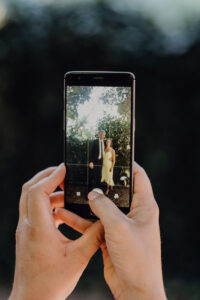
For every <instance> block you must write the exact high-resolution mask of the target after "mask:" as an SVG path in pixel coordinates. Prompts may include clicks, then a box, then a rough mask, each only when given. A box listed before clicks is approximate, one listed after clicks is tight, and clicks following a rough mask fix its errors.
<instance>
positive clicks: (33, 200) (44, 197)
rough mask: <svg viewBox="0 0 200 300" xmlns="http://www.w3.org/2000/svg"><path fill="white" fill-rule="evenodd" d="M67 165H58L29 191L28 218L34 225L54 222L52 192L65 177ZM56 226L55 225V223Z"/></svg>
mask: <svg viewBox="0 0 200 300" xmlns="http://www.w3.org/2000/svg"><path fill="white" fill-rule="evenodd" d="M65 172H66V171H65V166H64V165H63V164H61V165H60V166H58V167H57V168H56V169H55V170H54V171H53V172H52V173H51V174H50V176H48V177H46V178H43V179H42V180H41V181H39V182H38V183H36V184H35V185H33V186H32V187H31V188H30V189H29V193H28V219H29V221H30V222H31V224H33V225H39V226H41V225H44V224H47V223H48V224H49V225H50V223H51V224H53V225H54V221H53V216H52V210H51V203H50V194H51V193H52V192H53V191H54V190H55V189H56V188H57V186H59V184H60V183H61V182H62V181H63V179H64V177H65ZM54 226H55V225H54Z"/></svg>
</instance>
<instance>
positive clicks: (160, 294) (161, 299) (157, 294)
mask: <svg viewBox="0 0 200 300" xmlns="http://www.w3.org/2000/svg"><path fill="white" fill-rule="evenodd" d="M115 299H116V300H133V299H137V300H167V297H166V294H165V291H164V288H163V289H161V290H159V289H157V290H155V291H151V292H150V291H149V292H143V291H136V290H133V291H129V290H127V291H124V292H123V293H121V294H120V296H119V297H116V298H115Z"/></svg>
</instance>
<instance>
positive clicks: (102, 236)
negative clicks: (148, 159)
mask: <svg viewBox="0 0 200 300" xmlns="http://www.w3.org/2000/svg"><path fill="white" fill-rule="evenodd" d="M64 177H65V167H64V165H63V164H61V165H60V166H58V167H57V168H55V167H52V168H48V169H46V170H44V171H42V172H40V173H38V174H37V175H36V176H34V177H33V178H32V179H31V180H30V181H28V182H27V183H26V184H25V185H24V186H23V188H22V194H21V198H20V217H19V223H18V226H17V231H16V267H15V277H14V284H13V289H12V292H11V295H10V298H9V300H19V299H20V300H24V299H26V300H32V299H37V300H40V299H42V300H45V299H48V300H51V299H52V300H64V299H65V298H66V297H67V296H68V295H70V293H71V292H72V291H73V289H74V288H75V286H76V284H77V282H78V280H79V278H80V276H81V274H82V273H83V271H84V269H85V268H86V266H87V264H88V262H89V260H90V258H91V257H92V256H93V255H94V253H95V252H96V251H97V250H98V248H99V247H101V250H102V254H103V262H104V277H105V280H106V282H107V284H108V286H109V287H110V289H111V291H112V293H113V296H114V298H115V299H120V300H129V299H137V300H140V299H141V300H142V299H153V300H156V299H159V300H163V299H166V296H165V292H164V287H163V279H162V268H161V247H160V232H159V223H158V206H157V204H156V202H155V199H154V196H153V192H152V188H151V184H150V181H149V179H148V177H147V175H146V173H145V171H144V170H143V169H142V168H141V167H140V166H139V165H137V164H136V163H135V164H134V194H133V201H132V205H131V210H130V212H129V214H128V215H124V214H123V213H122V212H121V211H120V210H119V209H118V208H117V206H115V204H114V203H113V202H112V201H110V200H109V199H108V198H107V197H105V196H104V195H100V194H99V193H97V192H90V193H89V195H88V198H89V205H90V207H91V209H92V211H93V212H94V213H95V214H96V215H97V216H98V217H99V219H100V221H97V222H96V223H94V224H92V223H91V222H90V221H88V220H85V219H82V218H81V217H79V216H77V215H75V214H74V213H72V212H70V211H67V210H65V209H63V208H61V207H63V205H64V195H63V192H54V191H55V189H56V188H57V186H59V185H60V186H61V188H62V187H63V181H64ZM53 192H54V193H53ZM61 223H65V224H67V225H69V226H71V227H72V228H74V229H75V230H77V231H79V232H81V233H82V236H81V237H80V238H79V239H77V240H75V241H71V240H70V239H68V238H67V237H65V236H63V235H62V234H61V232H60V231H59V230H58V226H59V225H60V224H61Z"/></svg>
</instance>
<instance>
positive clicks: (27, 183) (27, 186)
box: [22, 182, 30, 193]
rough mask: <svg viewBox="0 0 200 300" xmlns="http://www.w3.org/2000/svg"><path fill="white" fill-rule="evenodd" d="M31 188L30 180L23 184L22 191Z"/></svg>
mask: <svg viewBox="0 0 200 300" xmlns="http://www.w3.org/2000/svg"><path fill="white" fill-rule="evenodd" d="M29 188H30V184H29V182H25V183H24V184H23V185H22V192H25V193H27V192H28V190H29Z"/></svg>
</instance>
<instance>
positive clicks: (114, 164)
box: [66, 86, 131, 207]
mask: <svg viewBox="0 0 200 300" xmlns="http://www.w3.org/2000/svg"><path fill="white" fill-rule="evenodd" d="M130 137H131V87H108V86H105V87H103V86H67V89H66V167H67V182H66V195H67V202H69V203H79V204H88V198H87V195H88V192H89V191H91V190H93V189H100V192H101V193H104V194H105V195H107V197H109V198H110V199H111V200H112V201H113V202H115V204H116V205H118V206H120V207H128V206H129V200H130V199H129V198H130V177H131V176H130V175H131V174H130V171H131V169H130V166H131V140H130Z"/></svg>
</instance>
